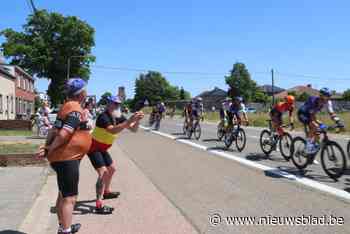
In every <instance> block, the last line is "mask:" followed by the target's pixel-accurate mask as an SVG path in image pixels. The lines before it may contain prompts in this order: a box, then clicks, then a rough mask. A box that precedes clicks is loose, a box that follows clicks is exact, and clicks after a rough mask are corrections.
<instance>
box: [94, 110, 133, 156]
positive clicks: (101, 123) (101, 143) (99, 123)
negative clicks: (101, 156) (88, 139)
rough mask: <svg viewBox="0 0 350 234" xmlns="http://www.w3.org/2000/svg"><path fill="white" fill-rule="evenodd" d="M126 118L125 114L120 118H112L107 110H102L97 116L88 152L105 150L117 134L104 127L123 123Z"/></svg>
mask: <svg viewBox="0 0 350 234" xmlns="http://www.w3.org/2000/svg"><path fill="white" fill-rule="evenodd" d="M126 120H127V119H126V118H125V116H123V115H122V116H121V117H120V118H113V117H112V116H111V115H110V114H109V113H108V112H107V111H105V112H103V113H102V114H100V115H99V116H98V117H97V120H96V127H95V128H94V130H93V132H92V145H91V149H90V152H96V151H101V152H104V151H107V150H108V149H109V148H110V147H111V146H112V144H113V142H114V140H115V139H116V138H117V134H112V133H109V132H108V131H107V130H106V128H107V127H109V126H111V125H113V126H114V125H118V124H121V123H124V122H125V121H126Z"/></svg>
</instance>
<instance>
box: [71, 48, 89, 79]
mask: <svg viewBox="0 0 350 234" xmlns="http://www.w3.org/2000/svg"><path fill="white" fill-rule="evenodd" d="M85 57H92V55H89V54H88V55H73V56H70V57H68V61H67V80H68V79H69V76H70V60H71V59H72V58H85Z"/></svg>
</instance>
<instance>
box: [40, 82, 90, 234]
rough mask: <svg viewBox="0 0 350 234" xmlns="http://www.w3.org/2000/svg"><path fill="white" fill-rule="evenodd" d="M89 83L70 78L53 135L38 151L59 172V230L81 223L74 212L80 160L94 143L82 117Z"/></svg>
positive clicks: (64, 232) (72, 228) (67, 232)
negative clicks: (86, 88)
mask: <svg viewBox="0 0 350 234" xmlns="http://www.w3.org/2000/svg"><path fill="white" fill-rule="evenodd" d="M86 85H87V83H86V82H85V81H84V80H82V79H80V78H75V79H69V80H68V82H67V84H66V92H67V101H66V102H65V103H64V105H63V106H62V107H61V109H60V111H59V112H58V115H57V120H56V122H55V125H54V128H53V131H54V134H53V135H54V136H53V137H52V134H49V136H48V140H47V143H46V145H45V147H44V148H42V150H41V151H40V152H39V153H38V157H40V156H46V157H47V159H48V161H49V162H50V165H51V167H52V168H53V169H54V170H55V172H56V174H57V184H58V190H59V194H58V197H57V201H56V209H57V217H58V222H59V228H58V234H71V233H75V232H78V230H79V228H80V227H81V225H80V224H74V225H72V214H73V209H74V205H75V203H76V200H77V195H78V184H79V166H80V160H81V159H82V158H83V156H84V155H85V154H86V153H87V152H88V151H89V149H90V146H91V135H90V133H89V129H88V128H87V126H86V122H84V121H83V109H82V107H81V103H84V100H85V98H86V95H87V94H86V90H85V87H86ZM50 138H52V139H50Z"/></svg>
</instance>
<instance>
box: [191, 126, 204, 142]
mask: <svg viewBox="0 0 350 234" xmlns="http://www.w3.org/2000/svg"><path fill="white" fill-rule="evenodd" d="M193 133H194V138H195V139H196V140H199V138H201V135H202V128H201V125H200V124H199V123H197V124H196V125H195V126H194V131H193Z"/></svg>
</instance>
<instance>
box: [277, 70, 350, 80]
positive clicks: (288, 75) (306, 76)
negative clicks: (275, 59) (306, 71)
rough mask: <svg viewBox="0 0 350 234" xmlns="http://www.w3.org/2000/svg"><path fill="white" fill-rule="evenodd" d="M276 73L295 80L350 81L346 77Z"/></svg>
mask: <svg viewBox="0 0 350 234" xmlns="http://www.w3.org/2000/svg"><path fill="white" fill-rule="evenodd" d="M276 73H277V74H278V75H281V76H285V77H294V78H296V77H302V78H307V79H318V80H334V81H350V76H349V78H345V77H321V76H316V75H303V74H292V73H280V72H276Z"/></svg>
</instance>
